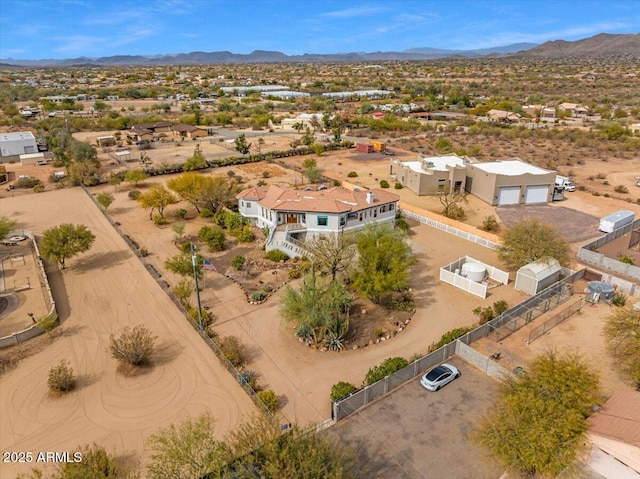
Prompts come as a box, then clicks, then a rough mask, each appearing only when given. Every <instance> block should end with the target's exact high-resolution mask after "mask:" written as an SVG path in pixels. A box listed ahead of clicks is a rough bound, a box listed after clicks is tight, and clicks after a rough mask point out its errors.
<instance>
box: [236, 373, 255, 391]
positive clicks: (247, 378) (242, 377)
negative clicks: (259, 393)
mask: <svg viewBox="0 0 640 479" xmlns="http://www.w3.org/2000/svg"><path fill="white" fill-rule="evenodd" d="M238 382H239V383H240V384H241V385H242V386H244V385H247V386H249V387H250V388H251V389H253V390H254V391H256V390H257V389H258V373H256V372H255V371H252V370H251V369H245V370H244V371H242V372H241V373H240V374H238Z"/></svg>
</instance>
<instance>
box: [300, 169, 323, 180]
mask: <svg viewBox="0 0 640 479" xmlns="http://www.w3.org/2000/svg"><path fill="white" fill-rule="evenodd" d="M304 176H306V177H307V179H308V180H309V182H310V183H317V182H318V181H320V180H321V179H322V170H321V169H320V168H318V167H317V166H311V167H309V168H305V170H304Z"/></svg>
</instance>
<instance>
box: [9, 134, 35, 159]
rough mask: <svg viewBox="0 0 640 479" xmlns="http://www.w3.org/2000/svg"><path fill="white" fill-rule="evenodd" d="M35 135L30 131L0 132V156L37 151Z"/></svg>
mask: <svg viewBox="0 0 640 479" xmlns="http://www.w3.org/2000/svg"><path fill="white" fill-rule="evenodd" d="M37 152H38V145H37V144H36V137H35V136H33V133H31V132H30V131H17V132H13V133H0V156H14V155H28V154H30V153H37Z"/></svg>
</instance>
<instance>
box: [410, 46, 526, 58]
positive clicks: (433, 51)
mask: <svg viewBox="0 0 640 479" xmlns="http://www.w3.org/2000/svg"><path fill="white" fill-rule="evenodd" d="M536 46H538V44H537V43H512V44H511V45H505V46H502V47H493V48H480V49H475V50H442V49H438V48H410V49H409V50H405V53H423V54H425V55H440V56H452V55H462V56H465V57H470V56H484V55H493V54H504V53H517V52H522V51H525V50H530V49H532V48H533V47H536Z"/></svg>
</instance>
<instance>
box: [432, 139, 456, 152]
mask: <svg viewBox="0 0 640 479" xmlns="http://www.w3.org/2000/svg"><path fill="white" fill-rule="evenodd" d="M433 146H434V147H435V149H436V150H438V153H440V154H441V155H443V154H446V153H451V152H452V151H453V147H452V145H451V140H450V139H449V138H447V137H441V138H438V139H437V140H436V141H435V142H434V144H433Z"/></svg>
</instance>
